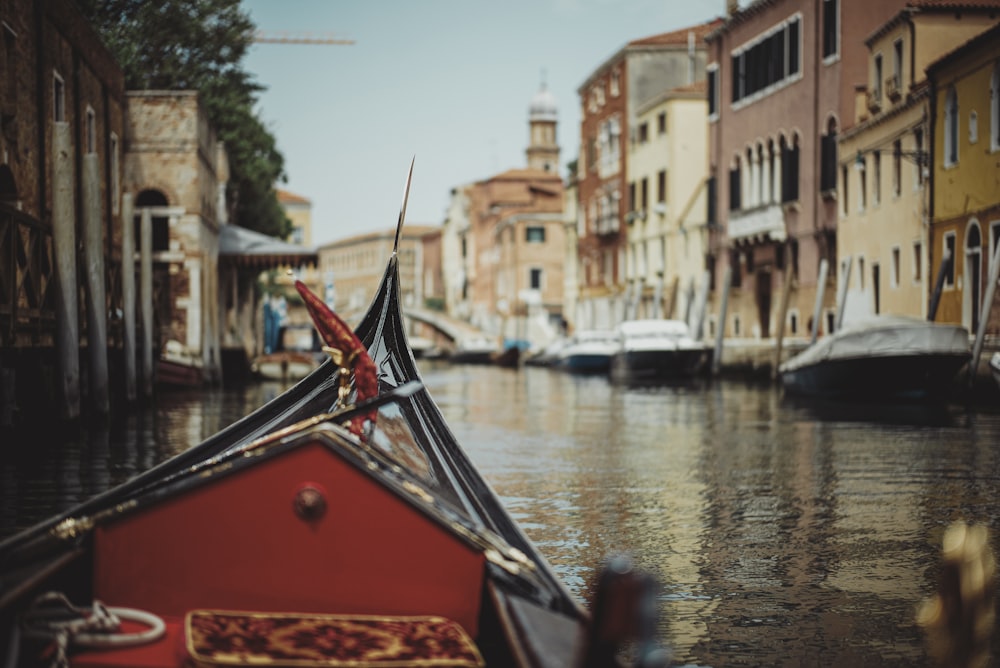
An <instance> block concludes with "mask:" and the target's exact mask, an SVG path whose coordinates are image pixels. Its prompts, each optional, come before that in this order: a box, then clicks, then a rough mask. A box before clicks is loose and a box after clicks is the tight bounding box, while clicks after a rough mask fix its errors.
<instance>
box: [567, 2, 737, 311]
mask: <svg viewBox="0 0 1000 668" xmlns="http://www.w3.org/2000/svg"><path fill="white" fill-rule="evenodd" d="M720 23H721V21H718V20H717V21H712V22H709V23H705V24H702V25H697V26H692V27H690V28H684V29H681V30H675V31H673V32H668V33H663V34H659V35H653V36H651V37H646V38H643V39H638V40H635V41H632V42H629V43H628V44H626V45H625V46H624V47H623V48H622V49H620V50H619V51H618V52H617V53H615V54H614V55H612V56H611V57H610V58H609V59H608V60H606V61H605V62H604V63H602V64H601V65H600V66H598V67H597V69H595V70H594V71H593V73H592V74H591V75H590V76H589V77H588V78H587V80H586V81H584V82H583V84H582V85H581V86H580V87H579V88H578V89H577V93H578V94H579V96H580V104H581V106H582V119H581V121H580V155H579V158H578V162H577V175H578V187H579V190H578V193H579V194H578V197H579V200H578V202H579V212H580V216H581V219H582V220H581V230H580V232H579V240H578V247H579V267H578V271H579V281H580V291H579V295H578V306H577V308H578V311H579V312H580V313H579V315H578V317H577V318H576V321H577V326H578V327H584V328H590V327H602V328H608V327H611V326H612V325H613V324H614V323H615V322H617V321H618V320H620V319H621V318H622V317H623V316H624V309H625V297H626V296H625V294H624V290H625V249H626V242H627V239H626V236H627V235H626V227H625V215H626V212H628V211H630V210H632V208H633V207H632V205H631V203H630V202H628V201H627V199H628V197H627V184H628V175H627V173H626V157H627V153H628V151H627V148H628V145H627V144H626V142H629V141H630V140H631V136H632V132H633V125H634V123H635V119H636V117H637V114H638V110H639V108H640V107H642V106H643V105H644V104H645V103H647V102H649V101H650V100H652V99H653V98H655V97H656V96H658V95H660V94H662V93H663V92H664V91H666V90H671V89H674V88H677V87H678V86H682V85H685V84H690V83H693V82H695V81H697V80H699V79H703V78H705V63H706V59H705V42H704V39H705V36H706V35H707V34H708V33H709V31H711V30H713V29H714V28H717V27H718V26H719V25H720Z"/></svg>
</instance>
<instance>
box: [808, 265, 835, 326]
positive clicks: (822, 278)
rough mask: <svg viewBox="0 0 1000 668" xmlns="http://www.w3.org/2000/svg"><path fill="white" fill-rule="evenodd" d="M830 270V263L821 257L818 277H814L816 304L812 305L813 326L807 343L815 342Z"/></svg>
mask: <svg viewBox="0 0 1000 668" xmlns="http://www.w3.org/2000/svg"><path fill="white" fill-rule="evenodd" d="M828 271H830V263H829V262H828V261H827V260H826V258H823V259H822V260H820V263H819V278H818V279H816V281H817V282H816V305H815V306H813V326H812V335H811V337H810V339H809V345H812V344H814V343H816V337H817V336H818V335H819V321H820V317H821V316H822V315H823V297H824V296H825V295H826V274H827V272H828Z"/></svg>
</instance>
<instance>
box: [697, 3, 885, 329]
mask: <svg viewBox="0 0 1000 668" xmlns="http://www.w3.org/2000/svg"><path fill="white" fill-rule="evenodd" d="M903 4H904V3H903V2H902V1H901V0H863V1H862V0H822V1H821V2H804V1H802V0H757V1H756V2H753V3H751V4H749V5H748V6H746V7H744V8H739V7H738V6H737V5H736V3H735V2H733V3H731V4H730V9H729V13H728V15H727V17H726V19H725V21H724V22H723V23H722V25H720V26H718V27H717V28H716V29H715V30H713V31H712V32H711V33H710V34H709V35H708V39H707V41H708V61H709V63H708V99H709V170H710V183H711V187H710V192H711V193H712V194H713V197H712V199H713V201H712V203H711V204H710V205H709V206H710V216H711V218H712V220H711V222H712V223H713V233H712V238H711V240H710V248H709V254H708V257H707V262H706V264H707V266H708V267H709V269H710V270H711V271H712V273H713V275H714V285H713V287H714V289H713V292H712V301H713V303H714V305H715V308H713V309H712V311H713V312H717V311H718V308H717V307H718V305H719V304H720V303H721V302H722V301H724V300H722V294H723V291H728V308H727V314H726V320H725V322H724V323H719V324H718V326H720V327H723V328H724V330H723V332H724V335H725V336H726V337H727V338H752V339H768V338H771V337H775V336H778V335H779V333H781V334H782V335H792V336H796V335H798V336H801V335H803V334H808V332H810V331H811V330H813V328H814V327H815V328H817V331H820V332H822V331H825V332H829V331H831V330H832V328H833V326H834V318H835V309H834V305H835V299H836V296H835V290H834V287H835V285H836V273H837V257H836V249H837V220H838V207H837V166H838V159H837V138H838V135H839V134H841V133H843V131H844V130H845V128H846V127H848V126H849V125H851V124H853V120H854V87H855V84H858V83H864V82H865V81H867V78H868V77H867V73H868V61H867V54H866V52H865V50H864V49H863V48H859V47H860V45H862V44H863V43H864V42H863V40H864V39H865V38H866V37H867V36H868V35H870V34H871V33H872V32H873V31H874V30H875V29H876V28H877V27H879V26H880V25H882V24H884V23H885V22H886V21H887V20H888V19H889V18H890V17H891V16H892V15H893V14H894V13H895V12H896V11H898V10H899V9H900V8H901V7H902V6H903ZM824 261H825V263H826V265H827V267H828V273H827V274H826V278H825V280H823V281H822V282H821V281H820V266H821V263H823V262H824ZM727 277H728V281H727V280H726V279H727ZM817 296H819V300H820V306H821V308H820V317H819V322H813V321H814V319H815V316H814V313H815V305H816V303H817Z"/></svg>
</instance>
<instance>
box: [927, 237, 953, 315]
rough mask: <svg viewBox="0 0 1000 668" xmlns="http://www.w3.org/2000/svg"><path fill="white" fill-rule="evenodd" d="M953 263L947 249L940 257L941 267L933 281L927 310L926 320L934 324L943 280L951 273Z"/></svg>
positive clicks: (942, 288)
mask: <svg viewBox="0 0 1000 668" xmlns="http://www.w3.org/2000/svg"><path fill="white" fill-rule="evenodd" d="M954 261H955V258H954V257H952V254H951V251H949V250H948V249H947V248H946V249H945V250H944V254H943V255H942V256H941V266H940V267H938V275H937V279H936V280H935V281H934V292H933V293H932V294H931V304H930V306H929V307H928V308H927V320H928V321H929V322H934V319H935V318H936V317H937V310H938V304H939V303H941V291H942V290H944V279H945V276H947V275H948V272H950V271H951V263H952V262H954Z"/></svg>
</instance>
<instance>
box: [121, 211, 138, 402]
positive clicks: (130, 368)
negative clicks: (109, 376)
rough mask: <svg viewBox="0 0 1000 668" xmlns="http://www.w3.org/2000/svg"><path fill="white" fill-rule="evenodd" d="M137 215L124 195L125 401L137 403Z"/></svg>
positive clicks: (123, 312) (123, 305) (123, 301)
mask: <svg viewBox="0 0 1000 668" xmlns="http://www.w3.org/2000/svg"><path fill="white" fill-rule="evenodd" d="M134 215H135V213H134V210H133V209H132V193H125V194H124V195H122V208H121V220H122V319H123V320H124V324H125V341H124V344H125V399H126V400H127V401H129V402H132V401H135V388H136V384H135V361H136V355H135V351H136V346H135V222H134V219H133V216H134Z"/></svg>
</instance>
